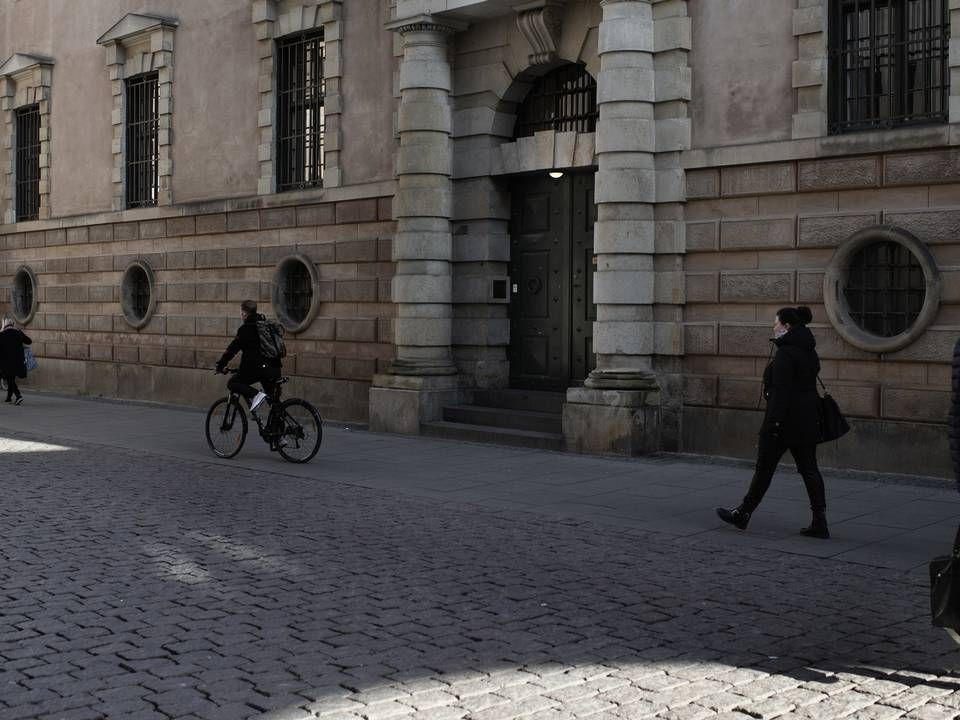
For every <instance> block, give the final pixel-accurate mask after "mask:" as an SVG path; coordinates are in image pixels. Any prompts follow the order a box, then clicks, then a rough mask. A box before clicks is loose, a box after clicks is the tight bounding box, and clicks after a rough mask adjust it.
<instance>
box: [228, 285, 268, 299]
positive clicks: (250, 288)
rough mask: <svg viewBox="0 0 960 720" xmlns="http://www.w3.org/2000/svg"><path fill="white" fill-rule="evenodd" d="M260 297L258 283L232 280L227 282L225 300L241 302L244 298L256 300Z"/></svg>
mask: <svg viewBox="0 0 960 720" xmlns="http://www.w3.org/2000/svg"><path fill="white" fill-rule="evenodd" d="M259 297H260V283H258V282H249V281H247V282H243V281H232V282H229V283H227V301H228V302H238V303H239V302H243V301H244V300H258V299H259Z"/></svg>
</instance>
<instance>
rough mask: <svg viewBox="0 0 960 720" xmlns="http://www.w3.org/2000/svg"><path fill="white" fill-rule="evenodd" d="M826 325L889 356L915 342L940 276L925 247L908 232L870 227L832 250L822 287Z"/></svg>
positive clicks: (936, 296) (934, 301) (931, 310)
mask: <svg viewBox="0 0 960 720" xmlns="http://www.w3.org/2000/svg"><path fill="white" fill-rule="evenodd" d="M823 295H824V298H823V299H824V306H825V308H826V311H827V316H828V317H829V318H830V322H831V323H832V324H833V326H834V327H835V328H836V329H837V332H838V333H839V334H840V336H841V337H843V339H844V340H846V341H847V342H848V343H850V344H851V345H853V346H854V347H856V348H859V349H861V350H866V351H867V352H873V353H888V352H894V351H896V350H899V349H901V348H903V347H906V346H907V345H909V344H910V343H912V342H914V341H915V340H916V339H917V338H919V337H920V335H921V334H922V333H923V332H924V330H926V328H927V327H928V326H929V325H930V324H931V323H932V322H933V320H934V318H935V317H936V314H937V309H938V308H939V306H940V272H939V271H938V270H937V265H936V261H935V260H934V258H933V256H932V255H931V253H930V251H929V250H928V249H927V247H926V245H924V244H923V243H922V242H920V241H919V240H918V239H917V238H915V237H914V236H913V235H911V234H910V233H909V232H907V231H906V230H903V229H901V228H897V227H892V226H882V227H872V228H866V229H864V230H861V231H859V232H857V233H855V234H854V235H852V236H851V237H850V238H849V239H848V240H847V241H846V242H845V243H844V244H843V245H842V246H841V247H840V248H839V249H838V250H837V252H836V254H835V255H834V257H833V259H832V260H831V261H830V265H829V267H828V268H827V272H826V274H825V276H824V285H823Z"/></svg>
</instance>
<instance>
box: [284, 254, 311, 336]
mask: <svg viewBox="0 0 960 720" xmlns="http://www.w3.org/2000/svg"><path fill="white" fill-rule="evenodd" d="M312 302H313V282H312V280H311V278H310V271H309V270H308V269H307V267H306V265H304V264H303V263H301V262H295V263H291V264H290V266H289V268H288V270H287V282H286V284H285V286H284V288H283V304H284V309H285V310H286V312H287V315H289V316H290V319H291V320H292V321H293V322H294V323H302V322H303V321H304V320H306V319H307V315H308V314H309V312H310V305H311V303H312Z"/></svg>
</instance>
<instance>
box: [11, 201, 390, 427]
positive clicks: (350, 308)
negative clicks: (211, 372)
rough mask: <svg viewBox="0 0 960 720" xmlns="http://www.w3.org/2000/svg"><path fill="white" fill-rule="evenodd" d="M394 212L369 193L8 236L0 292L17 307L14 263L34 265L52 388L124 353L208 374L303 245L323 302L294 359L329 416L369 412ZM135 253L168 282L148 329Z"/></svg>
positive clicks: (383, 340)
mask: <svg viewBox="0 0 960 720" xmlns="http://www.w3.org/2000/svg"><path fill="white" fill-rule="evenodd" d="M390 216H391V209H390V199H389V198H380V199H377V198H372V199H365V200H351V201H346V202H338V203H326V204H317V205H299V206H291V207H273V208H265V209H253V210H237V211H233V212H219V213H213V214H196V215H183V216H178V217H167V218H159V219H151V220H143V221H139V222H122V223H111V224H97V225H78V226H75V227H68V228H67V227H59V228H55V229H50V230H45V231H36V232H27V233H15V234H7V235H0V261H2V262H0V271H2V277H0V287H2V288H3V290H2V291H0V292H2V295H0V303H2V305H3V309H4V310H6V309H8V306H9V301H10V286H11V284H12V279H13V274H14V273H15V272H16V269H17V267H19V266H20V265H28V266H29V267H31V268H32V269H33V270H34V272H35V273H36V275H37V280H38V289H37V297H38V300H39V307H38V310H37V314H36V316H35V317H34V319H33V321H32V322H31V323H30V324H29V325H28V326H27V327H26V328H25V329H26V332H27V333H28V334H30V335H31V337H32V338H33V340H34V343H35V345H34V347H35V349H36V353H37V355H38V356H39V357H40V359H41V364H42V368H41V371H40V372H38V373H37V377H36V382H38V383H39V384H40V385H41V386H42V385H44V384H47V385H49V386H51V387H56V388H57V389H69V385H70V384H71V382H76V378H78V377H83V376H81V375H78V374H77V371H76V369H71V368H70V367H69V364H70V363H71V362H83V363H88V364H91V363H93V364H96V365H95V367H97V368H98V371H102V372H106V373H110V372H119V373H120V375H122V370H119V371H118V370H117V367H118V366H123V365H139V366H146V367H150V368H154V369H160V368H179V369H187V370H193V371H194V372H197V373H199V372H200V370H202V369H204V370H205V369H206V368H212V366H213V364H214V362H215V361H216V359H217V358H218V357H219V355H220V354H221V353H222V351H223V349H224V348H225V347H226V345H227V343H228V342H229V339H230V338H231V337H232V336H233V334H234V333H235V332H236V329H237V327H238V325H239V323H240V318H239V308H238V305H239V303H240V302H241V301H242V300H244V299H246V298H254V299H256V300H257V301H258V302H259V303H260V304H261V309H262V311H263V312H265V313H266V314H268V315H271V314H272V310H271V307H270V297H271V281H272V277H273V273H274V269H275V266H276V264H277V262H278V261H279V260H280V259H282V258H283V257H285V256H287V255H290V254H293V253H300V254H303V255H306V256H307V257H309V258H310V259H312V260H313V261H314V263H316V268H317V271H318V274H319V279H320V280H319V288H318V291H319V294H320V298H319V299H320V302H321V304H320V306H319V308H320V309H319V313H318V315H317V317H316V318H315V319H314V320H313V322H312V323H311V324H310V326H309V327H308V328H307V329H306V330H305V331H303V332H301V333H299V334H297V335H289V334H288V337H287V346H288V350H289V357H288V358H287V359H286V361H285V371H286V372H287V373H289V374H292V375H295V376H297V381H298V383H299V385H300V388H301V389H302V391H303V392H305V393H307V394H308V396H310V395H309V393H312V396H310V397H311V399H313V400H314V401H316V402H317V403H318V404H319V405H320V406H321V410H322V412H324V414H325V416H329V417H331V418H338V419H344V420H363V419H365V417H366V412H367V411H366V388H367V386H368V385H369V382H370V380H371V378H372V376H373V374H374V373H376V372H378V371H380V370H382V369H383V368H384V366H385V364H386V363H387V362H389V360H390V359H391V358H392V357H393V355H394V351H393V344H392V341H393V334H392V317H393V305H392V304H391V302H390V281H391V278H392V277H393V272H394V267H393V264H392V262H391V239H392V237H393V233H394V223H393V222H392V221H391V220H390ZM134 259H141V260H145V261H146V262H147V263H149V265H150V266H151V268H152V269H153V271H154V273H155V275H156V280H157V284H158V288H157V293H158V297H157V299H158V304H157V309H156V312H155V314H154V315H153V317H152V318H151V320H150V322H149V323H148V324H147V325H146V327H144V328H143V329H141V330H139V331H137V330H134V329H133V328H132V327H131V326H130V325H128V324H127V322H126V320H125V319H124V317H123V314H122V312H121V310H120V281H121V277H122V274H123V271H124V269H125V268H126V267H127V265H128V264H129V263H130V262H131V261H132V260H134ZM161 376H163V377H168V378H173V377H179V378H183V377H184V375H183V373H179V374H176V375H171V374H169V373H168V374H166V375H163V374H162V373H161V374H160V375H157V377H161ZM141 377H142V376H141ZM191 382H192V381H191ZM86 384H87V385H90V383H89V382H86ZM121 384H122V382H121ZM65 385H66V386H67V387H64V386H65ZM107 387H108V390H107V391H106V392H102V383H101V382H98V383H96V388H97V390H98V392H97V394H114V393H112V392H111V391H110V389H109V388H113V387H116V393H115V394H118V395H121V396H128V393H125V392H123V391H122V388H120V387H119V386H117V385H116V384H113V385H110V384H109V383H108V385H107ZM151 387H152V391H151V392H150V393H149V398H148V399H152V400H159V401H163V400H174V399H182V398H180V396H179V395H178V394H177V393H176V391H175V390H174V389H170V392H169V393H167V392H165V391H164V383H163V382H152V383H151ZM212 387H214V388H216V387H218V384H217V383H212ZM76 389H77V391H79V392H84V391H85V389H84V388H83V387H78V388H76ZM308 390H309V393H308ZM86 391H89V392H93V391H94V390H93V388H92V387H88V388H86ZM207 399H208V398H206V397H205V398H203V400H202V401H201V400H199V399H198V400H197V404H203V403H204V402H206V400H207Z"/></svg>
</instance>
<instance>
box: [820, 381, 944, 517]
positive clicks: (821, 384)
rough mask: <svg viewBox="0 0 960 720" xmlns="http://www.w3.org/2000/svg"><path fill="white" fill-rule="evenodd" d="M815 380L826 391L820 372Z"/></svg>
mask: <svg viewBox="0 0 960 720" xmlns="http://www.w3.org/2000/svg"><path fill="white" fill-rule="evenodd" d="M817 382H818V383H820V388H821V389H822V390H823V392H824V393H826V392H827V386H826V385H824V384H823V380H821V379H820V373H817ZM958 530H960V528H958Z"/></svg>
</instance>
